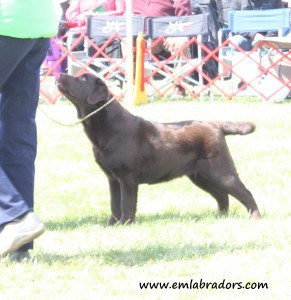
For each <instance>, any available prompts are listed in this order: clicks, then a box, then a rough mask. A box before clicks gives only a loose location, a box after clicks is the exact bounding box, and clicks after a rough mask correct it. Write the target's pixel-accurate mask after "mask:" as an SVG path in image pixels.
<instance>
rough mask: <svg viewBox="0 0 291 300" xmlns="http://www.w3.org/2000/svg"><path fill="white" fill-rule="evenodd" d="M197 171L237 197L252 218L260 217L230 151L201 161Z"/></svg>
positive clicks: (210, 181) (213, 183)
mask: <svg viewBox="0 0 291 300" xmlns="http://www.w3.org/2000/svg"><path fill="white" fill-rule="evenodd" d="M196 166H197V172H198V174H199V173H200V174H201V175H202V176H203V177H204V178H207V180H208V181H209V184H210V185H213V186H216V187H217V188H219V189H220V190H221V191H223V192H224V193H225V194H228V195H231V196H233V197H235V198H236V199H237V200H238V201H240V202H241V203H242V204H243V205H244V206H245V207H246V209H247V211H248V212H249V214H250V218H252V219H260V218H261V215H260V212H259V209H258V206H257V204H256V201H255V199H254V197H253V195H252V194H251V192H250V191H249V190H248V189H247V188H246V187H245V186H244V184H243V183H242V182H241V180H240V178H239V176H238V174H237V171H236V169H235V166H234V163H233V161H232V158H231V156H230V154H229V153H228V151H221V154H220V155H219V156H218V157H216V158H213V159H211V160H207V161H206V160H205V161H200V162H199V163H198V164H197V165H196Z"/></svg>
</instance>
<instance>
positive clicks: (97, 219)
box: [46, 210, 222, 231]
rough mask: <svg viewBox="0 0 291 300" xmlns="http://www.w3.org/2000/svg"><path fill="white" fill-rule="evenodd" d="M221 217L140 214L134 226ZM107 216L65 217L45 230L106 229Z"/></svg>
mask: <svg viewBox="0 0 291 300" xmlns="http://www.w3.org/2000/svg"><path fill="white" fill-rule="evenodd" d="M220 217H222V215H221V214H220V213H217V212H214V211H210V210H209V211H206V212H205V213H202V214H201V213H200V214H199V213H186V214H181V213H179V212H163V213H158V214H142V215H137V219H136V222H135V223H134V224H139V225H142V224H147V223H148V224H153V223H158V222H164V221H165V222H166V221H173V220H175V221H178V222H181V223H183V222H186V221H189V220H195V221H199V220H202V219H207V218H220ZM108 218H109V215H108V216H106V215H87V216H83V217H71V218H70V217H66V218H65V219H56V220H49V221H46V228H47V229H48V230H51V231H59V230H64V231H71V230H75V229H77V228H80V227H83V226H94V225H99V226H101V227H108ZM113 226H130V225H120V224H119V223H116V225H113Z"/></svg>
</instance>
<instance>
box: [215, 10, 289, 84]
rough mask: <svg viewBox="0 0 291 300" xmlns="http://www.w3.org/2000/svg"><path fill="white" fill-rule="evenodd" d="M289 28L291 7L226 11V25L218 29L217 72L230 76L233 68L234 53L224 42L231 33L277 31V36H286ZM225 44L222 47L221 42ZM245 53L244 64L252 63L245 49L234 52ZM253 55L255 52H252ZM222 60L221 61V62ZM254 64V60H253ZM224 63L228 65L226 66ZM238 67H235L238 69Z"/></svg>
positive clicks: (224, 76)
mask: <svg viewBox="0 0 291 300" xmlns="http://www.w3.org/2000/svg"><path fill="white" fill-rule="evenodd" d="M290 29H291V9H290V8H279V9H266V10H235V11H229V12H228V27H227V28H222V29H220V30H219V34H218V37H219V47H220V49H219V61H220V63H219V74H220V75H222V77H221V78H222V79H225V78H226V79H227V78H230V77H231V73H232V71H233V69H231V66H232V65H233V59H234V58H235V55H233V54H234V53H233V52H232V51H231V49H230V47H228V46H227V45H226V43H225V42H224V41H225V40H228V39H229V38H230V37H231V36H232V34H233V33H243V32H273V31H278V36H286V35H287V33H288V32H289V31H291V30H290ZM223 43H224V44H225V46H224V47H223V46H222V44H223ZM236 53H241V55H243V54H245V55H246V60H245V61H244V65H246V64H247V63H250V64H251V63H252V59H249V58H248V57H247V55H248V53H247V52H245V51H243V50H242V51H241V52H239V51H238V52H236ZM253 56H255V54H253ZM221 62H223V63H221ZM254 64H255V62H254ZM226 65H227V66H228V67H226ZM238 69H239V68H237V70H238Z"/></svg>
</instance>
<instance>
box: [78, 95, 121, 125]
mask: <svg viewBox="0 0 291 300" xmlns="http://www.w3.org/2000/svg"><path fill="white" fill-rule="evenodd" d="M114 100H115V98H114V96H112V97H111V99H110V100H108V101H107V102H105V103H104V104H103V105H101V106H100V107H98V108H97V109H95V110H94V111H92V112H91V113H89V114H88V115H87V116H85V117H84V118H82V119H80V120H79V121H77V122H75V124H76V125H77V124H79V123H82V122H84V121H85V120H87V119H89V118H90V117H92V116H94V115H95V114H97V113H98V112H99V111H100V110H102V109H103V108H105V107H106V106H107V105H109V104H110V103H111V102H113V101H114Z"/></svg>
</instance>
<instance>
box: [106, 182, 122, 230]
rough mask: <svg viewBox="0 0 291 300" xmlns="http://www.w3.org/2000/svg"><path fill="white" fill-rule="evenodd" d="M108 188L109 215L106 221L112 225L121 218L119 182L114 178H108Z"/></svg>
mask: <svg viewBox="0 0 291 300" xmlns="http://www.w3.org/2000/svg"><path fill="white" fill-rule="evenodd" d="M108 182H109V189H110V205H111V216H110V218H109V221H108V225H114V224H115V223H117V222H119V221H120V218H121V193H120V184H119V182H118V181H117V180H116V179H113V178H108Z"/></svg>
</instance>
